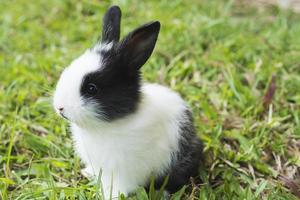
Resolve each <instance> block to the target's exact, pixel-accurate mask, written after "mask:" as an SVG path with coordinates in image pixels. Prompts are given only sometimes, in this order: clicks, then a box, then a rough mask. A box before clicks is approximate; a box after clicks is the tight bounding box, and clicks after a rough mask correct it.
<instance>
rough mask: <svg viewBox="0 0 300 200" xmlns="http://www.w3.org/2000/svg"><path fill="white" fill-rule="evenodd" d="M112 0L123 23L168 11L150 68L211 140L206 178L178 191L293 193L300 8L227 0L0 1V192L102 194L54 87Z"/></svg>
mask: <svg viewBox="0 0 300 200" xmlns="http://www.w3.org/2000/svg"><path fill="white" fill-rule="evenodd" d="M113 3H114V4H118V5H120V6H121V8H122V10H123V21H122V28H123V29H122V35H124V34H125V33H127V32H129V31H131V30H132V29H133V28H135V27H136V26H138V25H140V24H142V23H145V22H146V21H150V20H154V19H157V20H160V21H161V23H162V30H161V33H160V36H159V40H158V44H157V46H156V49H155V53H154V54H153V56H152V58H151V59H150V60H149V61H148V63H147V64H146V65H145V67H144V68H143V73H144V78H145V80H147V81H151V82H158V83H160V84H163V85H167V86H169V87H171V88H173V89H174V90H176V91H178V92H179V93H180V94H181V95H182V96H183V97H184V98H185V99H186V101H187V102H188V103H189V105H190V106H191V108H192V110H193V113H194V117H195V125H196V127H197V130H198V133H199V137H201V138H202V140H203V141H204V143H205V154H206V160H207V163H206V166H205V168H204V170H203V171H202V173H201V174H202V177H203V179H204V183H203V184H202V185H200V186H194V187H193V188H194V190H193V192H192V193H191V194H184V192H183V191H180V192H179V193H178V194H177V195H175V196H174V197H173V199H174V200H175V199H182V198H189V199H224V200H226V199H227V200H231V199H288V200H292V199H297V196H298V197H299V193H300V191H299V188H300V170H299V167H300V150H299V149H300V89H299V88H300V64H299V61H300V37H299V35H300V24H299V20H300V15H297V14H295V13H292V12H291V11H284V10H280V9H279V8H277V7H275V6H271V7H255V6H252V5H247V4H243V3H241V1H221V0H202V1H198V0H190V1H183V0H175V1H166V0H164V1H148V2H146V1H144V2H141V1H138V0H132V1H113V2H106V1H105V2H104V1H96V0H80V1H75V0H73V1H71V0H65V1H60V0H52V1H41V0H39V1H34V0H28V1H22V0H12V1H1V2H0V189H1V191H0V199H14V200H18V199H99V198H98V197H99V189H97V186H95V185H94V184H93V183H91V182H89V181H88V180H87V179H85V178H83V177H82V175H81V174H80V169H81V168H82V166H81V164H80V160H79V158H78V157H77V156H75V155H74V152H73V148H72V141H71V138H70V134H69V130H68V126H67V124H66V123H65V122H64V121H63V120H61V119H60V118H59V117H57V116H56V115H55V114H54V112H53V109H52V107H51V95H52V93H53V90H54V87H55V83H56V81H57V80H58V77H59V75H60V73H61V71H62V70H63V68H64V67H65V66H67V65H68V64H69V63H70V62H71V61H72V59H74V58H76V57H77V56H78V55H80V54H81V53H82V52H83V50H84V49H86V48H88V47H90V46H91V45H92V44H93V43H94V42H95V41H96V39H97V37H98V36H99V34H100V27H101V18H102V15H103V13H104V11H105V10H106V8H107V7H108V6H109V5H111V4H113ZM272 76H274V78H273V79H272ZM271 80H273V81H271ZM266 94H267V95H266ZM199 191H200V192H199ZM149 196H150V197H149V198H150V199H162V196H161V195H159V194H157V193H155V192H153V191H152V192H151V194H150V195H149ZM120 198H121V199H125V197H120ZM131 199H148V197H147V194H146V193H145V191H144V190H143V189H138V191H137V194H136V196H133V197H131Z"/></svg>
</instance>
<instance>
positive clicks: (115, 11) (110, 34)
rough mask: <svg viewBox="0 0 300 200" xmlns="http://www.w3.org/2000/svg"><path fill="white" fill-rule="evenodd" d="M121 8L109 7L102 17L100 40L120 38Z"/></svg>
mask: <svg viewBox="0 0 300 200" xmlns="http://www.w3.org/2000/svg"><path fill="white" fill-rule="evenodd" d="M120 22H121V9H120V8H119V7H118V6H112V7H110V8H109V9H108V10H107V11H106V13H105V15H104V17H103V27H102V42H103V43H109V42H118V41H119V39H120Z"/></svg>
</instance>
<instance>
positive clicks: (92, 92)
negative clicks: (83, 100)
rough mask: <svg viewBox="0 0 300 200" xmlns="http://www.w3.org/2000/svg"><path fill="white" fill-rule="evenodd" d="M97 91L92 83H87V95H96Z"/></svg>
mask: <svg viewBox="0 0 300 200" xmlns="http://www.w3.org/2000/svg"><path fill="white" fill-rule="evenodd" d="M97 91H98V89H97V86H96V85H95V84H93V83H89V84H88V85H87V93H89V94H90V95H95V94H96V93H97Z"/></svg>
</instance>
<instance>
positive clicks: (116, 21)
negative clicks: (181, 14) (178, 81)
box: [53, 6, 203, 197]
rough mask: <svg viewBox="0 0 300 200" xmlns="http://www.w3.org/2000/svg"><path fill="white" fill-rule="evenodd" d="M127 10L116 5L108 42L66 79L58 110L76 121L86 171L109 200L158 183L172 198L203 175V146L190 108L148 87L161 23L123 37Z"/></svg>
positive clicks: (106, 31) (105, 30) (57, 96)
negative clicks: (144, 73) (148, 66)
mask: <svg viewBox="0 0 300 200" xmlns="http://www.w3.org/2000/svg"><path fill="white" fill-rule="evenodd" d="M120 21H121V10H120V8H119V7H118V6H112V7H110V8H109V9H108V10H107V11H106V13H105V15H104V17H103V27H102V37H101V39H99V40H98V41H97V43H96V44H95V45H94V46H93V47H91V48H90V49H87V50H86V51H85V52H84V53H83V54H82V55H81V56H79V57H78V58H77V59H75V60H74V61H73V62H72V63H71V64H70V65H69V66H68V67H67V68H66V69H65V70H64V71H63V72H62V74H61V76H60V78H59V80H58V83H57V85H56V89H55V92H54V97H53V106H54V109H55V111H56V112H57V113H58V114H59V115H60V116H61V117H63V118H65V119H66V120H67V121H68V122H69V123H70V129H71V133H72V139H73V141H74V148H75V153H76V154H78V156H79V157H80V159H81V160H82V161H83V164H84V165H85V167H86V168H85V169H83V171H82V173H83V174H84V175H85V176H87V177H89V178H92V179H93V178H94V179H96V178H100V179H101V183H102V185H101V187H102V188H103V195H104V196H105V197H109V196H110V195H112V197H117V196H118V195H119V194H121V193H122V194H124V195H125V196H127V195H129V194H131V193H134V191H135V190H136V189H137V188H138V187H145V188H147V187H148V186H149V184H150V182H151V180H154V182H155V187H156V188H159V187H161V186H162V184H163V182H164V180H165V178H166V177H168V179H167V180H168V182H167V185H166V186H165V191H166V192H168V193H174V192H176V191H177V190H179V189H181V187H183V186H184V185H186V184H188V183H189V181H190V177H197V176H198V169H199V167H201V165H202V164H201V163H202V161H203V156H202V155H203V153H202V151H203V147H202V146H203V145H202V142H201V140H200V139H199V138H198V137H197V136H196V133H195V128H194V126H193V119H192V114H191V111H190V109H189V108H188V106H187V104H186V103H185V101H184V100H183V99H182V98H181V97H180V95H179V94H178V93H176V92H174V91H172V90H170V89H169V88H167V87H165V86H162V85H158V84H152V83H146V82H143V81H142V79H141V71H140V69H141V67H142V66H143V65H144V64H145V63H146V61H147V60H148V58H149V57H150V55H151V54H152V51H153V49H154V46H155V44H156V41H157V38H158V34H159V31H160V22H159V21H153V22H149V23H146V24H144V25H142V26H140V27H138V28H136V29H135V30H133V31H132V32H130V33H129V34H128V35H127V36H125V37H124V38H123V39H122V40H121V41H120V40H119V39H120Z"/></svg>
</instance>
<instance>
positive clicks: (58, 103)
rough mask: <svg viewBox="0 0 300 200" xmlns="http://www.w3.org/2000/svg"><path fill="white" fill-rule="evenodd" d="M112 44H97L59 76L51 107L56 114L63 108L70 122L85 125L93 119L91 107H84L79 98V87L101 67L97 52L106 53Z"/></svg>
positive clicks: (100, 59)
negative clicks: (90, 74)
mask: <svg viewBox="0 0 300 200" xmlns="http://www.w3.org/2000/svg"><path fill="white" fill-rule="evenodd" d="M111 47H112V43H108V44H102V45H100V44H98V45H96V46H95V47H94V48H93V49H88V50H86V51H85V52H84V53H83V54H82V55H81V56H80V57H79V58H77V59H76V60H74V61H73V62H72V63H71V64H70V66H68V67H67V68H66V69H65V70H64V71H63V73H62V74H61V76H60V79H59V81H58V83H57V86H56V91H55V94H54V100H53V106H54V108H55V110H56V112H57V113H59V111H58V109H59V108H64V115H65V116H67V117H68V119H69V120H70V121H72V122H75V123H79V124H86V122H88V121H91V119H94V118H95V117H94V115H95V113H94V112H92V110H93V107H91V105H89V107H87V106H85V101H84V100H83V99H82V98H81V97H80V87H81V84H82V80H83V77H84V76H85V75H86V74H88V73H91V72H93V71H96V70H101V67H102V66H103V62H102V57H101V55H100V54H99V53H97V51H99V50H104V51H108V50H109V49H110V48H111Z"/></svg>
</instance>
